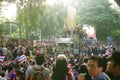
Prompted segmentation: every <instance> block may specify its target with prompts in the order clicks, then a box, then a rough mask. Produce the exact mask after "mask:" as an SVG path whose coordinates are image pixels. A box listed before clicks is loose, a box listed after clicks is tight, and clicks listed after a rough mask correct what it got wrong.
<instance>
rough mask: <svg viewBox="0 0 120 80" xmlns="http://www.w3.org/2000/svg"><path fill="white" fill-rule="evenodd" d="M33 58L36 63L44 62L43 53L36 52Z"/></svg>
mask: <svg viewBox="0 0 120 80" xmlns="http://www.w3.org/2000/svg"><path fill="white" fill-rule="evenodd" d="M35 60H36V64H38V65H42V64H43V63H44V62H45V59H44V56H43V54H37V55H36V57H35Z"/></svg>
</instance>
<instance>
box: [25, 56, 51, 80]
mask: <svg viewBox="0 0 120 80" xmlns="http://www.w3.org/2000/svg"><path fill="white" fill-rule="evenodd" d="M35 60H36V65H34V66H33V67H34V68H35V69H40V68H42V67H44V66H43V63H44V61H45V60H44V56H43V55H42V54H37V55H36V58H35ZM33 67H32V66H29V67H28V69H27V71H26V78H25V80H32V75H33V73H34V69H33ZM42 74H43V76H44V79H45V80H51V77H50V71H49V70H48V69H47V68H45V67H44V69H43V70H42Z"/></svg>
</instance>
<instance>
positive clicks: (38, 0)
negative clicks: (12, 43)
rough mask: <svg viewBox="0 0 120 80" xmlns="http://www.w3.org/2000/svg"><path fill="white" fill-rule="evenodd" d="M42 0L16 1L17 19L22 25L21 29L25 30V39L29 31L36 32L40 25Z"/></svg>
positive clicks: (29, 33)
mask: <svg viewBox="0 0 120 80" xmlns="http://www.w3.org/2000/svg"><path fill="white" fill-rule="evenodd" d="M43 1H44V0H20V2H18V4H17V5H18V6H17V8H18V17H17V20H18V22H20V26H22V31H23V32H26V39H27V40H28V38H29V37H30V35H31V33H34V34H36V33H37V32H38V31H39V27H40V18H41V16H42V15H43V13H44V10H45V5H43Z"/></svg>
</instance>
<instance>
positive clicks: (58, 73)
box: [53, 57, 68, 80]
mask: <svg viewBox="0 0 120 80" xmlns="http://www.w3.org/2000/svg"><path fill="white" fill-rule="evenodd" d="M67 72H68V68H67V61H66V59H65V58H64V57H60V58H58V59H57V61H56V65H55V69H54V71H53V79H54V80H66V74H67Z"/></svg>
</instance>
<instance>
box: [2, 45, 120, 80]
mask: <svg viewBox="0 0 120 80" xmlns="http://www.w3.org/2000/svg"><path fill="white" fill-rule="evenodd" d="M23 55H25V56H23ZM3 56H5V58H2V57H3ZM21 56H22V57H21ZM20 57H21V58H20ZM19 59H20V60H19ZM0 61H1V62H0V80H37V77H35V78H34V76H37V74H36V75H34V73H35V72H37V71H39V70H40V72H41V75H42V80H120V52H119V50H117V49H116V48H114V47H109V48H108V47H106V48H105V47H104V48H103V47H100V48H99V49H98V48H96V47H94V48H85V50H81V49H80V51H79V50H76V48H75V49H73V53H70V52H69V51H65V52H64V53H59V54H58V53H57V52H56V51H55V47H52V46H49V47H25V46H21V45H18V46H15V48H14V49H11V48H10V47H6V46H1V47H0ZM38 80H40V79H38Z"/></svg>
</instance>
